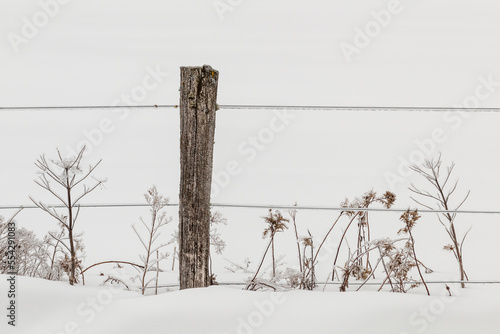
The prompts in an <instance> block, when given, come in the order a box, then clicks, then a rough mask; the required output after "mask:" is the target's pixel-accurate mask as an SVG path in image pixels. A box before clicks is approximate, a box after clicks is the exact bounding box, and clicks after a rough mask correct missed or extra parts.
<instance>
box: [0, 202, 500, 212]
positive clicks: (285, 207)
mask: <svg viewBox="0 0 500 334" xmlns="http://www.w3.org/2000/svg"><path fill="white" fill-rule="evenodd" d="M46 206H47V207H48V208H66V206H65V205H63V204H55V205H50V204H47V205H46ZM78 206H79V207H82V208H126V207H149V206H150V205H149V204H147V203H128V204H127V203H114V204H113V203H109V204H79V205H77V206H75V207H78ZM166 206H167V207H178V206H179V204H178V203H168V204H167V205H166ZM211 206H212V207H215V208H242V209H276V210H280V209H281V210H318V211H338V212H342V211H365V212H406V211H408V210H415V209H416V208H407V209H395V208H390V209H385V208H344V207H334V206H307V205H275V204H235V203H212V204H211ZM21 208H23V209H37V208H38V206H36V205H34V204H30V205H21V204H12V205H0V210H13V209H21ZM417 210H418V212H419V213H457V214H461V213H463V214H500V211H489V210H431V209H417Z"/></svg>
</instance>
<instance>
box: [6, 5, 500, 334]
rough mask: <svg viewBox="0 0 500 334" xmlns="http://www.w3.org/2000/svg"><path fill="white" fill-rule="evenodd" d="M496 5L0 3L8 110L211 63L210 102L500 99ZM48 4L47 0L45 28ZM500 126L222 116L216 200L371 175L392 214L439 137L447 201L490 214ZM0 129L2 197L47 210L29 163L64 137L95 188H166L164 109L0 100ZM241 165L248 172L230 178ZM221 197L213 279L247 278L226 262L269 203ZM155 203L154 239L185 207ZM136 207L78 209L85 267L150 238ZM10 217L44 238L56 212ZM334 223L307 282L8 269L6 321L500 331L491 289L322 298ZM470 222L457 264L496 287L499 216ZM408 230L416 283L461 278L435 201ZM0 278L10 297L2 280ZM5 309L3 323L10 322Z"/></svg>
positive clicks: (171, 116)
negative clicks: (156, 289) (143, 282)
mask: <svg viewBox="0 0 500 334" xmlns="http://www.w3.org/2000/svg"><path fill="white" fill-rule="evenodd" d="M217 6H219V7H217ZM499 6H500V5H499V4H497V3H495V2H491V1H486V0H478V1H474V2H473V3H472V2H470V1H462V0H453V1H452V0H436V1H432V2H431V1H418V2H416V1H405V0H401V1H399V2H398V1H381V0H376V1H362V2H359V1H352V2H346V1H340V0H330V1H320V0H312V1H298V0H297V1H296V0H291V1H290V0H288V1H285V0H276V1H272V2H270V1H264V0H252V1H245V0H243V1H229V0H221V1H212V0H207V1H201V0H192V1H185V0H184V1H181V0H175V1H174V0H173V1H165V2H160V1H156V0H144V1H140V2H139V1H131V0H130V1H129V0H121V1H105V2H103V1H97V0H87V1H77V0H72V1H66V2H64V1H59V0H54V1H49V0H45V1H44V0H42V1H41V2H38V1H23V2H22V3H20V2H13V1H0V13H2V14H1V20H0V35H1V36H3V37H4V38H2V39H0V49H1V51H2V52H1V61H0V70H1V73H2V75H1V76H0V92H1V93H0V107H16V106H38V107H43V106H79V105H80V106H82V105H111V104H117V105H122V106H123V105H127V104H132V105H155V104H157V105H162V104H169V105H170V104H177V103H178V87H179V67H180V66H184V65H192V66H195V65H202V64H205V63H207V64H210V65H212V66H213V67H214V68H216V69H217V70H219V71H220V82H219V97H218V100H219V101H218V102H219V104H221V105H229V104H253V105H255V104H259V105H336V106H413V107H418V106H420V107H425V106H432V107H464V106H466V107H467V106H468V107H498V106H500V83H499V82H500V72H499V66H498V64H499V63H498V59H500V48H499V47H498V43H496V41H497V40H498V36H499V35H500V21H499V20H498V15H497V14H498V9H499ZM44 11H45V12H47V11H48V12H50V13H51V15H48V14H47V15H46V16H47V21H46V22H45V21H43V19H44V17H45V16H44V14H43V12H44ZM40 13H42V14H40ZM387 13H389V14H387ZM39 20H42V21H39ZM34 24H36V26H35V28H34V29H33V27H31V25H34ZM30 27H31V28H30ZM377 27H378V28H377ZM360 31H361V33H360ZM353 50H356V51H353ZM141 92H145V94H142V95H140V93H141ZM138 94H139V95H138ZM103 122H104V124H108V125H107V126H104V128H105V129H104V130H105V131H103ZM109 124H111V125H109ZM498 124H500V114H499V113H490V112H488V113H486V112H481V113H474V114H472V113H461V112H457V111H455V112H425V111H422V110H405V111H369V110H365V111H354V110H348V109H346V110H342V111H335V112H332V111H286V110H284V111H275V110H230V109H222V110H219V111H218V114H217V129H216V145H215V156H214V185H213V188H214V193H213V202H214V203H246V204H286V205H290V204H293V203H294V202H295V201H297V202H298V203H299V205H314V206H338V205H339V203H340V202H341V201H342V200H344V198H345V197H348V198H350V199H352V198H353V197H355V196H359V195H361V194H363V193H364V192H366V191H368V190H370V189H374V190H375V191H377V192H379V193H382V192H384V191H385V190H392V191H394V192H395V193H396V195H397V198H398V199H397V201H396V204H395V207H397V208H402V209H405V208H407V207H409V206H412V207H414V206H415V203H414V202H412V201H411V200H410V198H409V192H408V189H407V188H408V186H409V185H410V184H411V183H416V184H418V185H424V184H425V183H422V180H420V179H419V178H418V177H417V176H416V175H415V174H410V173H408V171H407V169H406V166H407V163H406V162H407V161H412V160H413V161H414V160H418V159H420V158H422V157H431V156H436V154H438V152H441V153H442V154H443V159H444V161H445V163H449V162H451V161H454V162H455V163H456V169H455V172H454V173H455V176H456V177H457V178H459V179H460V183H459V188H458V192H457V195H458V196H460V195H464V194H465V193H466V191H467V190H468V189H470V190H471V196H470V198H469V199H468V201H467V202H466V203H465V204H464V206H463V207H462V209H464V210H496V211H498V210H499V208H498V196H497V189H499V188H500V174H499V173H498V171H499V170H500V159H499V157H498V143H499V139H500V138H499V134H498ZM270 131H271V132H270ZM255 138H257V140H258V143H257V145H254V144H252V143H254V142H255ZM0 143H1V144H0V156H1V157H2V158H1V159H2V160H1V162H2V163H1V165H0V171H1V173H0V174H1V175H2V178H1V185H0V189H1V190H0V206H3V205H18V204H30V201H29V199H28V196H29V195H33V196H34V197H35V198H37V199H40V200H43V201H45V202H49V203H50V202H51V198H50V197H49V196H47V194H46V193H44V192H43V191H42V190H41V189H39V188H38V187H37V186H36V185H35V184H34V182H33V179H34V178H35V177H36V173H35V172H36V168H35V166H34V165H33V162H34V161H35V159H36V158H37V157H38V156H39V155H40V154H42V153H45V154H47V155H48V156H49V157H55V155H56V151H55V148H56V147H58V148H60V149H61V151H62V152H63V153H64V154H65V153H71V152H72V151H76V150H77V149H78V147H79V146H80V145H81V144H82V143H86V144H87V145H88V147H89V148H90V153H89V154H88V156H86V159H87V163H95V162H96V161H98V160H99V159H103V162H102V164H101V165H100V166H99V168H98V169H97V170H96V172H95V175H96V176H98V177H107V178H108V179H109V180H108V182H107V185H106V189H104V190H101V191H97V192H95V193H92V194H91V195H90V196H89V197H88V199H87V203H139V202H143V200H144V199H143V193H144V192H145V191H146V190H147V189H148V188H149V187H150V186H151V185H153V184H155V185H156V186H157V187H158V189H159V191H160V192H161V193H162V194H164V195H166V196H169V197H170V198H171V201H172V202H174V203H175V202H177V194H178V182H179V120H178V111H177V110H176V109H168V108H158V109H150V108H137V109H118V110H114V111H112V110H109V109H63V110H61V109H35V110H12V109H10V110H9V109H7V110H5V109H2V110H0ZM234 162H236V163H237V164H238V165H239V167H240V169H239V170H238V172H237V173H236V175H230V177H229V178H228V177H227V173H228V167H227V166H228V164H230V163H234ZM218 210H220V211H221V212H222V213H223V214H224V216H225V217H226V218H227V220H228V224H227V226H220V227H219V232H220V233H221V237H222V238H223V239H224V240H225V241H226V243H227V247H226V250H225V251H224V253H223V254H222V255H214V258H213V260H214V263H213V264H214V272H215V273H216V274H217V278H218V280H219V281H221V282H242V281H244V280H245V279H246V278H247V277H248V276H249V275H248V274H241V273H238V274H232V273H231V272H229V271H228V270H227V269H226V267H228V266H229V262H228V261H227V260H230V261H232V262H236V263H239V264H241V263H243V260H244V259H245V258H248V259H249V260H250V261H251V263H250V268H251V269H255V267H256V264H257V262H258V260H259V257H260V256H261V254H262V251H263V250H264V247H265V246H266V242H267V240H263V239H262V237H261V234H262V230H263V227H264V224H263V222H262V219H261V216H263V215H265V214H266V213H267V210H265V209H243V208H219V209H218ZM13 211H14V210H1V211H0V215H2V216H5V217H8V216H9V215H10V214H12V213H13ZM167 211H168V213H169V214H170V215H172V216H173V218H174V219H173V221H172V223H170V225H168V226H167V228H166V231H165V232H164V233H163V238H164V240H168V239H170V234H171V233H172V232H173V231H174V229H175V228H176V225H177V208H176V207H168V208H167ZM147 214H148V211H147V209H146V208H136V207H133V208H100V209H91V208H89V209H84V210H82V212H81V216H80V218H79V219H80V222H79V225H78V229H79V231H83V232H85V236H84V242H85V245H86V258H85V261H84V264H85V265H86V266H88V265H91V264H93V263H95V262H98V261H104V260H109V259H118V260H123V261H134V262H135V261H137V259H138V254H139V252H140V251H141V245H140V243H139V241H138V240H137V238H136V236H135V234H134V232H133V230H132V229H131V227H130V225H131V224H132V223H136V222H138V221H139V217H140V216H143V217H146V216H147ZM336 215H337V213H335V212H330V211H308V210H305V211H300V212H299V214H298V227H299V234H301V235H304V234H306V233H307V229H309V230H310V231H311V233H312V234H313V236H314V238H315V242H316V243H317V242H319V241H320V240H321V238H322V237H323V236H324V234H325V233H326V231H327V230H328V228H329V227H330V225H331V223H332V222H333V221H334V220H335V218H336ZM370 215H371V224H372V233H373V237H374V238H382V237H394V236H395V233H396V232H397V231H398V230H399V228H401V222H400V221H399V220H398V218H399V214H397V213H376V212H374V213H371V214H370ZM17 221H18V224H19V226H21V227H26V228H28V229H31V230H34V231H35V232H36V233H37V235H38V236H40V237H41V236H43V235H44V234H45V233H46V232H47V231H48V230H51V229H54V228H55V227H56V224H55V222H54V221H53V220H51V219H50V217H48V216H46V215H44V214H43V213H42V212H40V211H39V210H32V209H29V210H28V209H26V210H24V211H23V212H22V213H21V214H20V215H19V216H18V219H17ZM345 226H346V222H345V221H342V222H341V223H340V224H339V226H338V227H337V228H336V230H334V231H333V232H332V233H333V234H332V236H331V238H330V239H329V241H328V242H327V244H326V245H325V247H324V249H323V252H324V253H323V256H322V261H321V263H319V264H318V279H319V283H320V287H319V288H318V291H315V292H303V291H289V292H286V293H284V294H282V295H281V294H278V295H273V294H270V293H269V292H247V291H242V290H241V287H238V286H231V287H227V286H218V287H211V288H208V289H197V290H193V291H175V288H169V292H168V293H166V292H167V289H166V288H162V289H160V292H161V295H159V296H151V295H149V296H147V297H143V296H141V295H140V294H138V293H137V292H126V291H119V292H116V293H115V292H110V290H109V289H108V288H107V287H101V288H100V287H99V284H100V283H101V282H102V280H103V277H102V276H99V273H100V272H101V271H106V270H108V271H111V268H107V269H106V270H105V269H101V268H95V269H93V270H92V271H91V272H90V273H89V274H88V276H89V277H88V283H87V285H86V286H85V287H82V286H76V287H69V286H68V285H67V283H62V282H48V281H43V280H36V279H29V278H19V282H18V301H19V310H18V311H19V312H18V314H17V315H18V319H17V320H18V325H19V326H18V327H17V328H16V329H15V330H14V331H13V332H14V333H53V334H55V333H57V334H59V333H67V334H69V333H79V331H78V329H81V333H120V334H121V333H137V332H146V333H148V332H149V333H155V332H158V333H160V332H161V333H221V334H224V333H290V334H294V333H304V332H305V333H331V332H340V333H361V332H367V331H369V332H373V333H384V334H385V333H398V334H402V333H422V332H425V333H456V334H458V333H471V332H478V333H497V332H498V331H499V328H500V320H499V318H498V316H497V315H498V313H499V312H500V302H499V294H500V287H498V286H497V285H483V284H470V285H469V286H468V287H467V288H466V289H465V290H461V289H458V285H457V284H450V286H451V287H452V289H453V296H452V297H450V296H446V294H447V291H445V290H444V284H442V283H436V284H430V288H431V293H432V296H431V297H427V296H426V295H425V290H424V289H423V288H422V287H419V288H418V289H415V290H411V291H410V293H408V294H405V295H401V294H392V293H389V292H388V291H385V290H384V291H382V292H380V293H375V292H374V291H373V288H372V287H370V286H368V287H365V288H363V290H362V291H360V292H354V291H353V290H354V288H352V289H350V290H349V291H348V292H347V293H340V292H338V291H337V287H336V286H328V287H327V289H326V290H327V291H325V292H322V291H321V290H322V285H321V283H322V282H324V280H325V278H326V277H327V274H328V272H329V271H330V270H331V264H332V262H333V257H334V252H335V250H336V247H337V245H338V241H339V237H340V234H341V233H342V229H345ZM469 227H472V230H471V232H470V234H469V236H468V239H467V241H466V244H465V246H464V263H465V266H466V269H467V272H468V274H469V277H470V279H471V280H473V281H481V280H498V279H499V278H500V269H499V267H498V266H497V265H496V263H497V262H498V261H497V256H496V254H495V249H496V243H497V240H498V236H499V235H500V224H499V216H498V215H485V214H481V215H479V214H462V215H459V216H458V218H457V229H458V230H459V233H464V232H465V231H466V230H467V229H468V228H469ZM414 233H415V239H416V242H417V244H416V251H417V253H418V255H419V258H420V259H421V260H422V261H423V262H424V263H425V264H426V265H428V266H429V267H431V268H432V269H434V273H432V274H426V275H425V278H426V279H427V280H429V281H440V280H456V279H457V278H458V274H457V268H456V267H457V266H456V263H455V262H454V259H453V256H452V255H451V254H450V253H447V252H445V251H443V250H442V247H443V245H444V244H446V243H447V235H446V233H445V231H444V230H443V228H442V227H441V226H440V225H439V223H438V222H437V220H436V217H435V215H433V214H424V213H423V214H422V219H421V220H420V221H419V222H418V224H417V226H416V227H415V230H414ZM348 237H349V236H348ZM276 245H277V253H278V254H279V255H285V258H284V261H285V266H284V267H286V266H289V267H296V257H295V251H296V248H295V243H294V236H293V233H292V231H290V230H288V231H287V232H285V233H283V234H281V235H278V236H277V241H276ZM171 246H172V247H169V249H168V250H169V251H170V252H172V251H173V245H171ZM226 259H227V260H226ZM167 262H170V259H169V260H167ZM267 264H268V263H267ZM169 266H170V264H169V265H166V267H167V268H168V267H169ZM167 268H165V269H166V272H164V273H162V274H161V280H162V283H163V284H171V283H175V282H176V277H177V272H170V271H168V270H167ZM106 274H107V272H106ZM413 276H415V275H413ZM105 277H106V276H104V278H105ZM0 279H1V281H0V296H1V297H0V303H2V305H4V304H5V303H4V301H7V298H5V297H6V296H5V295H6V293H5V292H4V291H7V290H6V287H7V285H6V277H5V276H0ZM442 294H444V295H445V296H442ZM89 298H90V299H89ZM93 298H95V299H96V300H100V301H98V302H97V303H98V304H97V305H96V306H95V308H94V311H95V317H93V316H92V314H94V313H93V312H92V311H90V310H91V309H92V306H90V307H91V308H89V305H88V303H91V302H92V300H94V299H93ZM82 305H83V306H82ZM1 309H5V307H4V306H1ZM101 309H102V310H101ZM98 310H100V311H98ZM426 310H428V311H426ZM425 312H428V313H425ZM0 316H1V319H4V320H2V321H1V323H0V331H1V332H2V333H4V332H6V331H7V330H8V331H11V330H12V328H10V327H9V326H7V324H6V318H5V317H4V316H3V315H0ZM91 318H92V319H91ZM72 323H74V325H73V324H72ZM75 326H78V328H77V327H75Z"/></svg>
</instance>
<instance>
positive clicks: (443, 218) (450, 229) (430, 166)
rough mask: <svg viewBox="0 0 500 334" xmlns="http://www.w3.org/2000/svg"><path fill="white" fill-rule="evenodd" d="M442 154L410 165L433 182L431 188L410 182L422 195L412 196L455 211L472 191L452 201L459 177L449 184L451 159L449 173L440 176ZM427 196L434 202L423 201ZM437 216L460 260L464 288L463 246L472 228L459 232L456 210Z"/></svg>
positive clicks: (458, 261)
mask: <svg viewBox="0 0 500 334" xmlns="http://www.w3.org/2000/svg"><path fill="white" fill-rule="evenodd" d="M441 164H442V161H441V155H439V157H438V158H437V160H436V161H434V160H433V159H428V160H426V161H425V162H424V163H423V164H422V165H421V166H420V165H412V166H411V167H410V168H411V169H412V170H414V171H415V172H417V173H418V174H419V175H420V176H422V177H423V178H424V179H425V180H427V181H428V182H429V183H430V184H431V189H432V190H423V189H420V188H417V187H416V186H415V185H414V184H411V186H410V188H409V189H410V191H412V192H413V193H414V194H415V195H417V196H419V197H420V198H419V199H416V198H414V197H412V199H413V200H414V201H415V202H416V203H418V204H420V205H422V206H424V207H426V208H427V209H430V210H435V209H437V210H445V211H453V210H458V209H459V208H460V207H461V206H462V205H463V204H464V203H465V201H466V200H467V198H468V197H469V194H470V190H469V191H467V194H466V195H465V196H463V198H462V199H460V200H459V201H457V202H456V203H458V204H455V205H452V200H451V197H452V195H453V194H454V193H455V191H456V189H457V186H458V180H456V181H455V182H453V183H451V184H449V183H448V181H449V180H450V177H451V174H452V173H453V169H454V168H455V164H454V163H451V165H450V166H449V167H448V168H447V170H446V173H445V174H444V175H443V176H441ZM424 199H425V200H428V201H432V202H433V203H434V204H428V202H427V203H424ZM437 216H438V220H439V222H440V223H441V225H443V227H444V229H445V230H446V233H447V234H448V236H449V237H450V240H451V244H448V245H445V246H444V249H445V250H448V251H451V252H453V255H454V256H455V259H456V261H457V263H458V268H459V272H460V280H461V281H462V283H461V285H462V288H465V284H464V283H463V281H464V280H468V279H469V277H468V276H467V273H466V272H465V268H464V263H463V246H464V242H465V238H466V237H467V234H468V233H469V231H470V229H469V230H468V231H467V232H465V233H464V234H463V235H459V234H458V233H457V230H456V228H455V219H456V217H457V214H456V213H450V212H443V213H439V214H438V215H437Z"/></svg>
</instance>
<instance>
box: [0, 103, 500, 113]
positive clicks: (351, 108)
mask: <svg viewBox="0 0 500 334" xmlns="http://www.w3.org/2000/svg"><path fill="white" fill-rule="evenodd" d="M60 109H65V110H80V109H179V105H177V104H152V105H149V104H148V105H129V106H109V105H94V106H92V105H82V106H11V107H0V110H3V111H7V110H13V111H15V110H60ZM219 109H221V110H223V109H226V110H296V111H300V110H305V111H307V110H311V111H312V110H320V111H321V110H323V111H424V112H449V111H462V112H500V108H487V107H482V108H460V107H425V106H423V107H419V106H313V105H251V104H221V105H219Z"/></svg>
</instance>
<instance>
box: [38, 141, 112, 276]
mask: <svg viewBox="0 0 500 334" xmlns="http://www.w3.org/2000/svg"><path fill="white" fill-rule="evenodd" d="M84 152H85V147H83V148H82V149H81V150H80V152H79V153H78V156H76V157H70V158H63V157H62V156H61V153H60V152H59V150H57V155H58V157H57V158H56V159H54V160H52V159H49V160H48V159H47V158H46V157H45V155H41V156H40V157H39V158H38V159H37V160H36V162H35V166H36V167H37V168H38V173H39V177H38V179H37V180H35V183H36V184H37V185H39V186H40V187H41V188H43V189H45V190H47V191H48V192H49V193H50V194H51V195H52V196H53V197H55V198H56V199H57V200H58V201H59V202H60V203H61V204H62V206H63V207H64V208H65V209H64V210H65V212H64V213H63V212H61V211H59V210H56V208H55V207H51V206H49V205H46V204H44V203H43V202H41V201H36V200H35V199H34V198H33V197H31V196H30V199H31V201H32V202H33V203H35V205H36V206H37V207H39V208H40V209H42V210H43V211H45V212H46V213H48V214H49V215H50V216H52V217H53V218H54V219H55V220H57V222H58V223H59V225H60V227H61V228H62V229H64V230H66V231H67V239H62V238H58V236H57V235H54V234H52V233H49V235H50V236H51V237H52V238H54V239H56V240H57V241H59V243H60V244H61V245H63V246H64V248H65V249H66V250H67V253H69V255H68V254H67V253H65V260H66V261H65V262H64V264H65V266H64V267H65V269H66V270H67V274H68V277H69V284H71V285H74V284H75V283H78V279H77V275H78V273H77V270H78V269H79V270H80V271H81V258H79V254H80V253H81V252H82V251H83V248H82V247H83V242H82V239H81V234H76V233H75V225H76V222H77V219H78V215H79V213H80V201H81V200H82V199H83V198H84V197H85V196H86V195H88V194H89V193H91V192H92V191H93V190H95V189H96V188H97V187H100V186H103V184H104V182H105V180H99V179H97V178H95V177H94V176H91V174H92V172H93V171H94V170H95V169H96V168H97V166H98V165H99V164H100V163H101V161H102V160H99V161H98V162H97V163H96V164H95V165H90V166H89V167H88V168H87V169H85V168H84V167H83V166H82V158H83V154H84ZM90 176H91V177H92V179H93V180H94V182H93V184H92V185H90V186H87V185H86V184H84V183H83V182H84V181H85V180H87V179H88V178H89V177H90ZM78 186H81V187H80V188H81V189H80V191H79V192H78V193H75V192H76V191H77V187H78Z"/></svg>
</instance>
